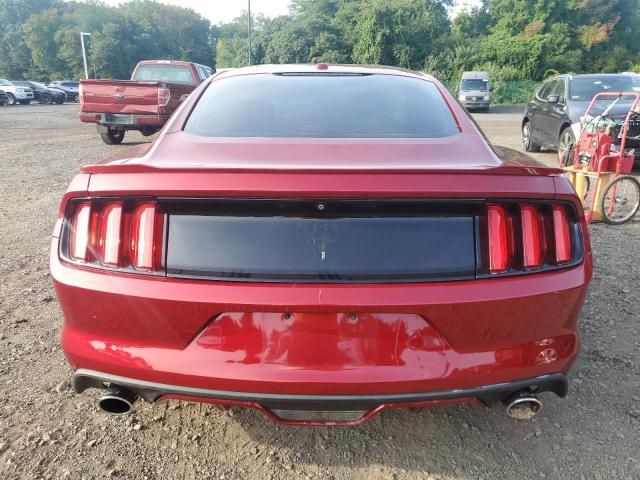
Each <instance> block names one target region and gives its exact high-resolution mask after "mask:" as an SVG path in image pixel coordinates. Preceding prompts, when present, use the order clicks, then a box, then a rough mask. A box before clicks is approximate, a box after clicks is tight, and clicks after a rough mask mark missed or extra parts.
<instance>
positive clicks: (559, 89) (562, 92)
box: [549, 78, 567, 103]
mask: <svg viewBox="0 0 640 480" xmlns="http://www.w3.org/2000/svg"><path fill="white" fill-rule="evenodd" d="M566 90H567V87H566V84H565V81H564V80H563V79H562V78H559V79H558V80H557V81H556V82H555V83H554V84H553V88H552V90H551V93H550V94H549V95H554V94H555V95H558V96H559V97H560V99H559V100H558V102H559V103H565V100H566V99H567V92H566Z"/></svg>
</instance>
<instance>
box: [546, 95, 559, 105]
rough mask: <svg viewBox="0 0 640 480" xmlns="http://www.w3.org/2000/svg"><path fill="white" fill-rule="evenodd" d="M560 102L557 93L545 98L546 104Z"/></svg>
mask: <svg viewBox="0 0 640 480" xmlns="http://www.w3.org/2000/svg"><path fill="white" fill-rule="evenodd" d="M559 101H560V95H558V94H557V93H552V94H551V95H549V96H548V97H547V102H549V103H558V102H559Z"/></svg>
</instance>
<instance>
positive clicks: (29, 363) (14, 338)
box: [0, 105, 640, 480]
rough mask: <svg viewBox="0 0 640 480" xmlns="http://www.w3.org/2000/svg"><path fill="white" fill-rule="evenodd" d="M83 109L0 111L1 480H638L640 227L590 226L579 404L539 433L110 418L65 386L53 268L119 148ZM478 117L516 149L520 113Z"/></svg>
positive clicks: (255, 417)
mask: <svg viewBox="0 0 640 480" xmlns="http://www.w3.org/2000/svg"><path fill="white" fill-rule="evenodd" d="M77 112H78V107H77V106H76V105H61V106H39V105H33V106H28V107H26V106H16V107H0V139H1V141H0V167H1V170H0V172H1V173H2V178H1V180H0V195H1V196H0V298H1V300H2V302H1V305H0V352H1V353H2V355H1V358H0V478H2V479H14V478H15V479H17V478H20V479H24V478H55V479H58V478H70V479H81V478H82V479H97V478H106V477H114V478H148V479H174V478H196V477H197V478H216V479H240V478H242V479H244V478H249V479H254V478H255V479H264V478H273V479H280V478H296V479H300V478H302V479H304V478H323V479H325V478H334V479H348V478H356V479H367V480H376V479H420V478H421V479H447V480H458V479H460V480H462V479H481V478H483V479H493V478H524V479H533V478H562V479H566V478H580V479H637V478H640V464H639V463H640V456H639V455H638V452H639V451H640V448H639V447H640V375H639V370H640V369H639V367H638V358H639V354H640V322H639V319H640V300H639V298H640V296H639V295H638V286H637V284H638V279H639V278H640V266H639V265H640V263H639V262H638V256H639V254H640V221H638V219H636V220H635V221H634V222H631V223H630V224H628V225H625V226H621V227H611V226H602V225H597V226H593V227H592V228H591V233H592V240H593V246H594V249H595V259H596V273H595V278H594V281H593V284H592V287H591V291H590V295H589V299H588V303H587V304H586V306H585V308H584V311H583V313H582V317H581V326H582V332H583V350H582V355H581V357H580V359H579V361H578V364H577V366H576V368H575V369H574V371H573V375H572V381H573V383H572V386H571V391H570V394H569V397H568V398H567V399H566V400H561V399H558V398H556V397H554V396H553V395H551V394H546V395H545V396H544V397H543V399H544V400H546V402H545V408H544V409H543V411H542V413H541V414H540V415H539V416H538V417H536V419H534V421H532V422H516V421H514V420H511V419H510V418H508V417H507V416H506V415H505V414H504V412H503V410H502V408H500V407H498V406H496V407H494V408H490V409H487V408H484V407H480V406H447V407H438V408H433V409H430V410H426V411H424V412H423V413H420V414H413V413H411V412H409V411H403V410H398V411H389V412H385V413H383V414H381V415H379V416H377V417H376V418H374V419H373V420H372V421H371V422H370V423H367V424H365V425H362V426H360V427H354V428H296V427H278V426H276V425H274V424H272V423H271V422H270V421H269V420H267V419H266V418H264V417H263V416H262V415H260V414H259V413H256V412H253V411H251V410H244V409H235V408H234V409H231V410H228V411H224V410H219V409H216V408H214V407H211V406H204V405H197V404H187V403H178V402H166V403H163V404H160V405H156V406H149V405H144V404H140V407H139V408H138V410H137V411H136V412H135V413H134V414H133V415H131V416H129V417H126V418H114V417H110V416H107V415H104V414H102V413H100V412H99V411H98V409H97V407H96V404H95V399H96V397H97V391H95V390H90V391H88V392H87V393H85V394H83V395H75V394H73V393H72V392H71V390H70V386H69V383H68V379H69V377H70V374H71V370H70V368H69V367H68V366H67V364H66V363H65V360H64V357H63V355H62V352H61V350H60V347H59V346H58V332H59V329H60V325H61V323H62V317H61V314H60V311H59V309H58V306H57V304H56V301H55V298H54V295H53V291H52V288H51V283H50V280H49V278H48V277H49V275H48V268H47V261H48V258H47V257H48V250H49V242H50V235H51V231H52V229H53V223H54V218H55V214H56V209H57V207H58V201H59V199H60V197H61V195H62V193H63V192H64V190H65V189H66V187H67V185H68V183H69V181H70V180H71V178H72V177H73V175H74V174H75V173H76V172H77V170H78V167H79V166H80V165H82V164H85V163H90V162H93V161H96V160H98V159H100V158H101V157H102V156H104V155H105V154H107V153H109V152H113V151H114V150H116V149H118V148H124V147H108V146H106V145H104V144H102V142H101V141H100V139H99V138H98V136H97V135H96V133H95V129H94V128H93V127H91V126H88V125H84V124H81V123H80V122H79V121H78V120H77ZM476 118H477V120H478V121H479V123H480V124H481V126H482V127H483V128H484V129H485V132H486V133H487V135H488V136H489V137H490V138H491V139H492V140H493V141H494V142H496V143H499V144H504V145H507V146H511V147H516V148H517V147H518V146H519V121H520V115H519V114H517V113H499V114H484V115H477V117H476ZM148 140H149V139H146V138H144V137H142V136H140V135H138V134H130V135H128V136H127V139H126V141H127V143H131V142H142V141H148ZM538 156H539V158H541V159H542V160H544V161H553V159H554V156H553V154H550V153H546V154H545V153H541V154H538Z"/></svg>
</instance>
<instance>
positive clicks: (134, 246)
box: [129, 203, 163, 270]
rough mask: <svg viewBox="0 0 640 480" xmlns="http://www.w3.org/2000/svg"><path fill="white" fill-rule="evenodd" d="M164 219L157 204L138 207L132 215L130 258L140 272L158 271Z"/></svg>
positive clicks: (145, 204)
mask: <svg viewBox="0 0 640 480" xmlns="http://www.w3.org/2000/svg"><path fill="white" fill-rule="evenodd" d="M162 231H163V217H162V216H161V215H160V214H159V213H158V209H157V207H156V204H155V203H144V204H141V205H139V206H138V207H136V209H135V210H134V211H133V213H132V215H131V236H130V239H129V242H130V258H131V263H132V264H133V267H134V268H136V269H138V270H156V269H158V268H159V267H160V263H161V254H162V244H161V242H160V241H161V239H162V237H161V236H160V238H158V236H159V235H161V234H162Z"/></svg>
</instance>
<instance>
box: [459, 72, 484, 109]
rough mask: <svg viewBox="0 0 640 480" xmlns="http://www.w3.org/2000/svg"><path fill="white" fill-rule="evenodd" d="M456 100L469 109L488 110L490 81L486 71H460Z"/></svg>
mask: <svg viewBox="0 0 640 480" xmlns="http://www.w3.org/2000/svg"><path fill="white" fill-rule="evenodd" d="M458 100H460V103H462V104H463V105H464V106H465V107H467V108H468V109H469V110H481V111H483V112H488V111H489V105H490V104H491V83H490V82H489V73H487V72H462V78H461V80H460V86H459V87H458Z"/></svg>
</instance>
